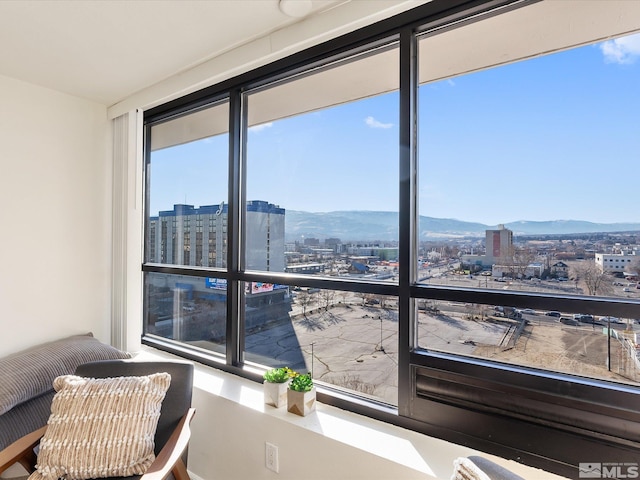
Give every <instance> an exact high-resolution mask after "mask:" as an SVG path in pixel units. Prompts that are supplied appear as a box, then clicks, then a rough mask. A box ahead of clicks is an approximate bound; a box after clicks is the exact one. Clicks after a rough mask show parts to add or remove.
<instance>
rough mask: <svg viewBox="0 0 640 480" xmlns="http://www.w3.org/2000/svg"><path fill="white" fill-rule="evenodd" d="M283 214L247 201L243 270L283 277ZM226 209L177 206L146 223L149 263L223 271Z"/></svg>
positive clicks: (274, 209) (270, 207)
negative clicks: (261, 271)
mask: <svg viewBox="0 0 640 480" xmlns="http://www.w3.org/2000/svg"><path fill="white" fill-rule="evenodd" d="M284 216H285V209H284V208H280V207H278V206H276V205H273V204H271V203H268V202H264V201H255V200H254V201H250V202H247V211H246V231H247V235H246V242H247V249H246V252H247V259H246V263H247V269H249V270H263V271H264V270H266V271H272V272H284V270H285V256H284V218H285V217H284ZM227 217H228V210H227V205H226V204H223V205H204V206H201V207H199V208H196V207H194V206H193V205H183V204H178V205H174V206H173V210H166V211H161V212H159V214H158V216H157V217H151V218H150V219H149V229H148V237H147V238H148V242H149V248H148V252H149V258H148V259H147V261H148V262H151V263H165V264H171V265H194V266H203V267H218V268H224V267H226V262H227V238H228V237H227Z"/></svg>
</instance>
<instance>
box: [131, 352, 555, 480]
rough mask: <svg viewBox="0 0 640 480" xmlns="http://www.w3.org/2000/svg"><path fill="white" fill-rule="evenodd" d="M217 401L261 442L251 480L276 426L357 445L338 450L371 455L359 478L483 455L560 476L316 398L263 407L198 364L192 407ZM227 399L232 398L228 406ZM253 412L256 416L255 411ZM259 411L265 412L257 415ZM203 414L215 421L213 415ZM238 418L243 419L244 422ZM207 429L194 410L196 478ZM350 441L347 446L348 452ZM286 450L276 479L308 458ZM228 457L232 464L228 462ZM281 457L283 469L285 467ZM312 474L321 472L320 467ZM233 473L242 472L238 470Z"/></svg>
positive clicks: (443, 466)
mask: <svg viewBox="0 0 640 480" xmlns="http://www.w3.org/2000/svg"><path fill="white" fill-rule="evenodd" d="M178 358H179V357H176V356H173V355H171V354H169V353H166V352H162V351H159V350H156V349H153V348H150V347H146V346H144V347H143V348H142V350H141V351H140V352H138V353H137V354H136V355H135V359H136V360H139V361H153V360H159V359H163V360H165V359H178ZM221 400H222V401H223V402H222V404H221V406H223V407H224V406H225V405H226V406H229V407H230V409H231V410H232V411H235V412H236V413H241V415H240V418H238V419H236V420H234V422H237V423H238V425H237V430H238V432H240V434H241V432H242V431H243V430H244V429H245V428H248V429H249V430H250V431H251V437H252V438H251V441H252V442H254V443H255V445H256V446H262V448H261V449H260V451H259V452H256V453H255V458H254V462H253V463H254V465H253V467H252V468H253V469H254V471H253V472H251V473H252V474H253V476H254V478H256V477H257V475H260V476H261V477H262V476H264V473H262V471H263V470H265V467H264V442H267V441H268V442H273V438H272V437H274V436H277V433H272V432H275V431H276V429H277V431H278V432H279V434H280V435H282V434H283V430H285V431H286V432H289V433H286V432H284V433H286V437H287V440H289V441H291V432H293V433H294V434H295V437H296V438H294V439H293V440H295V442H294V446H293V447H292V448H294V449H295V448H300V449H302V451H303V452H304V451H306V449H308V448H313V443H314V442H316V441H318V442H320V443H322V444H324V443H326V442H330V443H329V445H332V448H337V449H339V450H338V451H340V449H342V450H345V447H344V446H348V447H351V448H353V449H356V451H357V452H352V453H349V452H348V451H347V452H344V455H345V456H349V457H351V456H352V455H353V453H356V454H358V455H359V456H362V455H364V457H362V458H364V459H369V460H370V462H367V463H365V464H363V463H362V462H356V461H354V462H353V464H352V465H350V466H349V467H348V468H351V469H355V471H356V472H358V475H357V476H358V477H360V476H363V477H368V478H381V477H379V476H378V477H376V472H377V475H384V474H385V473H386V472H390V473H393V474H394V476H395V478H435V479H448V478H450V477H451V473H452V471H453V461H454V459H455V458H457V457H461V456H469V455H481V456H484V457H486V458H489V459H490V460H492V461H494V462H496V463H498V464H499V465H501V466H503V467H505V468H507V469H509V470H511V471H513V472H514V473H516V474H518V475H520V476H522V477H524V478H536V479H537V480H553V479H561V478H563V477H559V476H557V475H554V474H551V473H548V472H544V471H542V470H538V469H535V468H531V467H528V466H525V465H521V464H518V463H516V462H513V461H508V460H505V459H501V458H499V457H495V456H492V455H488V454H484V453H482V452H478V451H476V450H473V449H470V448H466V447H463V446H460V445H455V444H453V443H449V442H446V441H444V440H440V439H436V438H432V437H428V436H426V435H422V434H420V433H417V432H413V431H411V430H407V429H404V428H401V427H397V426H395V425H391V424H388V423H384V422H381V421H378V420H375V419H371V418H368V417H365V416H362V415H358V414H355V413H353V412H349V411H346V410H341V409H339V408H336V407H332V406H330V405H325V404H322V403H318V404H317V409H316V412H314V413H312V414H310V415H308V416H306V417H300V416H297V415H294V414H291V413H288V412H287V410H286V408H280V409H276V408H272V407H269V406H267V405H265V404H264V402H263V394H262V386H261V385H260V384H258V383H255V382H252V381H250V380H247V379H244V378H241V377H238V376H236V375H232V374H229V373H226V372H223V371H220V370H217V369H215V368H210V367H207V366H204V365H201V364H198V363H196V364H195V374H194V406H195V407H196V411H197V412H198V410H203V412H202V414H201V415H203V416H204V415H206V416H207V417H211V415H210V414H209V413H208V410H210V409H211V407H210V405H208V404H210V403H216V404H218V403H220V401H221ZM228 402H230V405H229V404H228ZM219 407H220V405H218V406H217V407H216V409H215V410H216V412H218V411H219V410H220V408H219ZM225 413H226V412H225ZM256 414H257V415H258V417H256ZM262 415H265V416H266V417H261V416H262ZM256 418H258V419H260V420H259V423H260V425H256ZM245 419H246V420H245ZM205 420H208V421H213V420H211V418H207V419H205ZM243 421H244V422H245V423H248V425H242V422H243ZM262 423H265V425H262ZM216 426H217V422H216V423H213V424H212V425H210V426H209V427H211V428H214V427H216ZM207 428H208V426H207V424H206V421H205V422H203V418H201V417H200V416H199V415H198V413H196V417H195V420H194V422H193V423H192V429H193V432H194V435H193V438H192V446H191V448H190V460H189V461H190V463H189V466H190V469H193V473H194V476H196V477H201V478H203V479H205V480H207V475H206V474H205V473H204V472H207V471H209V469H208V467H205V468H204V470H203V471H199V466H201V465H202V464H201V461H200V460H196V459H194V460H196V461H193V462H192V461H191V458H192V456H194V455H197V452H198V450H203V449H205V448H206V449H207V450H208V449H211V452H208V451H207V450H204V451H205V455H204V456H205V457H207V458H213V457H215V455H218V454H220V449H219V448H216V447H215V445H214V443H215V442H214V441H213V440H212V441H211V444H209V438H211V435H212V433H211V432H206V431H205V432H203V431H199V430H200V429H205V430H206V429H207ZM234 429H235V427H234ZM212 432H214V433H215V432H217V433H219V435H220V437H223V439H222V442H223V443H222V444H225V443H226V440H228V441H230V442H233V440H234V439H232V438H231V439H226V440H225V438H224V437H225V436H226V435H228V434H229V433H228V432H226V431H222V430H219V429H216V430H212ZM261 434H262V437H261ZM316 435H318V436H320V437H321V438H319V439H318V438H317V437H315V436H316ZM298 437H299V438H298ZM198 439H207V440H206V443H207V445H199V444H198V443H196V442H198ZM218 441H220V440H218ZM283 441H284V440H283ZM246 443H248V441H247V442H245V441H242V449H243V450H244V451H243V452H240V451H239V452H237V455H238V456H240V455H242V456H243V458H247V459H248V458H249V457H250V456H247V455H245V453H247V451H248V449H249V445H246ZM276 443H278V442H276ZM348 447H347V450H350V449H349V448H348ZM289 450H290V449H286V450H284V449H283V448H282V447H281V452H280V455H281V460H280V463H281V469H280V474H281V475H280V476H281V477H282V478H287V477H290V478H301V475H303V474H304V475H306V474H307V473H308V470H307V469H308V468H309V467H308V463H309V460H310V459H308V458H305V459H304V461H303V462H302V463H301V465H300V469H299V470H296V468H295V465H293V464H294V463H295V461H294V462H291V454H292V453H294V452H291V451H289ZM285 455H286V456H285ZM320 457H322V458H319V459H317V461H319V462H320V463H319V464H320V465H321V466H322V465H323V462H322V459H323V458H324V459H327V458H331V457H328V456H326V455H322V456H320ZM227 460H228V459H227ZM379 462H382V464H381V465H382V468H386V470H385V471H384V472H383V471H380V470H379V468H380V465H378V464H379ZM226 463H237V462H236V461H235V460H234V461H232V462H226ZM285 463H287V465H286V468H284V467H285ZM328 463H333V462H326V460H325V462H324V464H325V465H324V467H326V468H332V466H331V465H330V464H328ZM369 465H370V466H369ZM376 465H377V466H376ZM236 466H237V465H236ZM292 467H293V468H292ZM368 467H369V468H373V469H374V470H372V473H370V474H368V475H364V474H366V469H367V468H368ZM318 473H320V474H322V472H318ZM344 473H347V474H348V476H347V477H345V478H350V477H349V476H351V477H353V473H349V472H348V471H346V472H344ZM237 474H238V475H242V474H241V473H240V472H237ZM372 475H373V476H372ZM216 476H219V472H217V473H216ZM225 478H227V477H225ZM237 478H241V476H238V477H237ZM319 478H323V475H320V477H319ZM324 478H326V476H324ZM354 478H355V477H354Z"/></svg>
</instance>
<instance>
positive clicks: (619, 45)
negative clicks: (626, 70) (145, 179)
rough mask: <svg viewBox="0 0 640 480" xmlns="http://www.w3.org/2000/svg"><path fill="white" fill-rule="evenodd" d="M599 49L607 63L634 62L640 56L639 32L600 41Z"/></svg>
mask: <svg viewBox="0 0 640 480" xmlns="http://www.w3.org/2000/svg"><path fill="white" fill-rule="evenodd" d="M600 50H602V54H603V55H604V60H605V62H607V63H619V64H629V63H634V62H635V61H636V59H637V58H638V57H640V33H637V34H635V35H629V36H627V37H621V38H616V39H615V40H609V41H607V42H604V43H601V44H600Z"/></svg>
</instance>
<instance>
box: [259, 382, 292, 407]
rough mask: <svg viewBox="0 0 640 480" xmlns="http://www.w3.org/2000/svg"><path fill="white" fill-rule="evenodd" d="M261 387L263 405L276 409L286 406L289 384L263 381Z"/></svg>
mask: <svg viewBox="0 0 640 480" xmlns="http://www.w3.org/2000/svg"><path fill="white" fill-rule="evenodd" d="M262 385H263V388H264V403H266V404H267V405H272V406H274V407H276V408H279V407H284V406H285V405H286V404H287V390H288V388H289V382H284V383H270V382H267V381H265V382H263V383H262Z"/></svg>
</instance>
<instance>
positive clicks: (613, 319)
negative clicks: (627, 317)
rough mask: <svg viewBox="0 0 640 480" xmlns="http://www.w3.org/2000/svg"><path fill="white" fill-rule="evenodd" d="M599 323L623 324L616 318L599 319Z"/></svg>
mask: <svg viewBox="0 0 640 480" xmlns="http://www.w3.org/2000/svg"><path fill="white" fill-rule="evenodd" d="M600 321H601V322H605V323H606V322H611V323H624V322H623V321H622V320H620V319H619V318H618V317H609V316H606V317H600Z"/></svg>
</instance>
